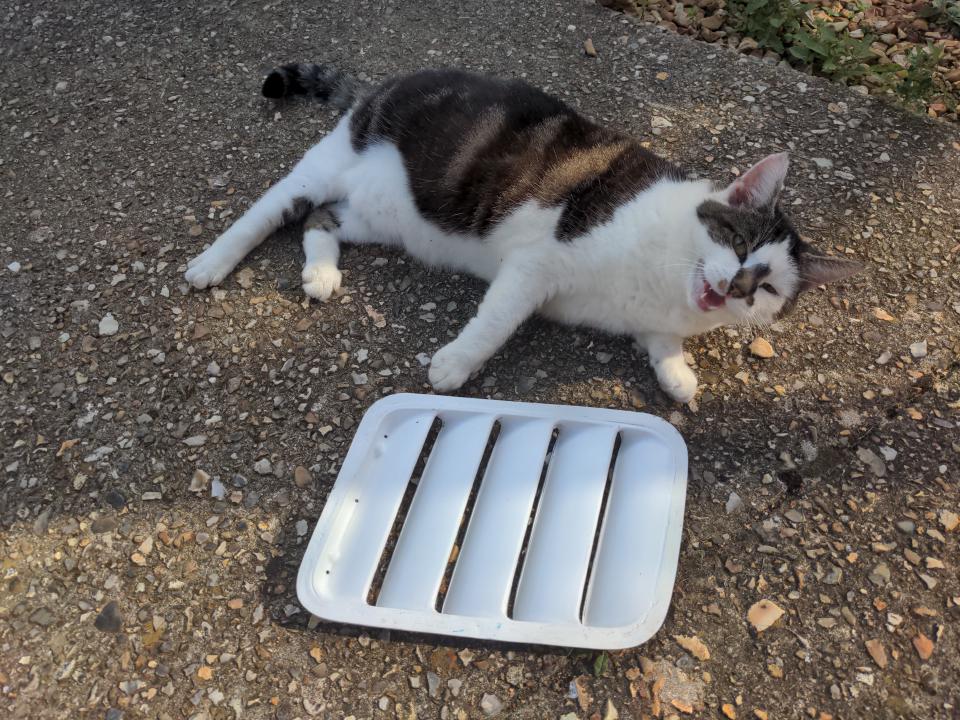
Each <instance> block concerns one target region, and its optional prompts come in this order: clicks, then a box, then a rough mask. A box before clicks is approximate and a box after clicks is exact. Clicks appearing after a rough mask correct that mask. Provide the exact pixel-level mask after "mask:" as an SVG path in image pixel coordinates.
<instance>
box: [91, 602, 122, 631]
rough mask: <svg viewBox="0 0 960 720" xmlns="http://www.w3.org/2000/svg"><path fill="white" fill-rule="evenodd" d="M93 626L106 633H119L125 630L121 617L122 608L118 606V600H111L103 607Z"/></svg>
mask: <svg viewBox="0 0 960 720" xmlns="http://www.w3.org/2000/svg"><path fill="white" fill-rule="evenodd" d="M93 626H94V627H95V628H96V629H97V630H99V631H100V632H105V633H118V632H120V630H121V629H123V617H122V616H121V615H120V606H119V605H117V602H116V600H111V601H110V602H108V603H107V604H106V605H104V606H103V609H102V610H101V611H100V614H99V615H97V619H96V620H94V621H93Z"/></svg>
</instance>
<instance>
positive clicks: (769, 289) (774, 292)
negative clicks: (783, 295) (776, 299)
mask: <svg viewBox="0 0 960 720" xmlns="http://www.w3.org/2000/svg"><path fill="white" fill-rule="evenodd" d="M760 288H761V289H763V290H766V291H767V292H768V293H770V294H771V295H778V294H779V293H778V292H777V289H776V288H775V287H774V286H773V285H771V284H770V283H763V284H762V285H761V286H760Z"/></svg>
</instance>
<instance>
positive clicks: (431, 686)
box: [427, 670, 440, 697]
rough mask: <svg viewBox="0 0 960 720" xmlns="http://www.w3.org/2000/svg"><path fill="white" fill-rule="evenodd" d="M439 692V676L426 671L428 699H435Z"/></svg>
mask: <svg viewBox="0 0 960 720" xmlns="http://www.w3.org/2000/svg"><path fill="white" fill-rule="evenodd" d="M439 690H440V676H439V675H437V674H436V673H435V672H433V671H432V670H428V671H427V694H429V695H430V697H437V693H438V692H439Z"/></svg>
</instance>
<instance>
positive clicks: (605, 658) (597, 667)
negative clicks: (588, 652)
mask: <svg viewBox="0 0 960 720" xmlns="http://www.w3.org/2000/svg"><path fill="white" fill-rule="evenodd" d="M609 665H610V656H609V655H607V654H606V653H605V652H602V653H600V654H599V655H597V659H596V660H594V661H593V674H594V675H595V676H596V677H600V676H601V675H603V674H604V673H605V672H606V671H607V667H608V666H609Z"/></svg>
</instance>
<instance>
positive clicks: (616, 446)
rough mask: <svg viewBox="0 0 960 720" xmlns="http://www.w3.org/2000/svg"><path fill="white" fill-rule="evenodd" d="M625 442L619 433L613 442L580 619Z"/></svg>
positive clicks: (581, 603)
mask: <svg viewBox="0 0 960 720" xmlns="http://www.w3.org/2000/svg"><path fill="white" fill-rule="evenodd" d="M622 442H623V435H622V434H621V433H617V439H616V440H614V442H613V453H612V454H611V455H610V467H609V469H608V470H607V484H606V485H605V486H604V488H603V499H602V500H601V501H600V512H599V513H598V514H597V531H596V532H595V533H594V535H593V547H592V549H591V551H590V564H589V565H588V566H587V582H585V583H584V584H583V597H582V598H581V599H580V618H581V622H582V621H583V618H584V610H585V608H586V606H587V594H588V590H589V588H590V583H591V582H592V580H593V567H594V565H595V564H596V561H597V548H598V547H599V546H600V536H601V534H602V533H603V529H604V526H605V525H606V522H605V518H606V517H607V501H608V500H609V499H610V488H611V487H613V473H614V470H615V469H616V467H617V458H618V457H619V455H620V445H621V443H622Z"/></svg>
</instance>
